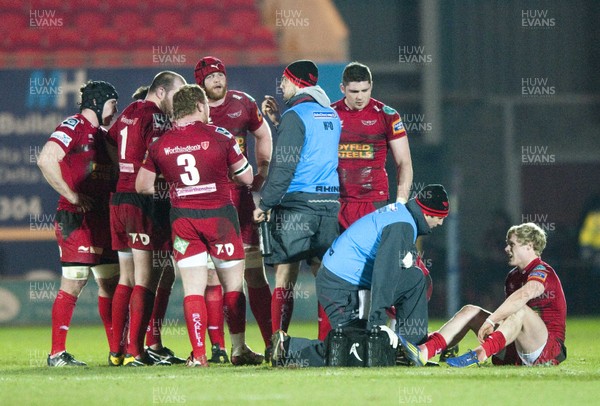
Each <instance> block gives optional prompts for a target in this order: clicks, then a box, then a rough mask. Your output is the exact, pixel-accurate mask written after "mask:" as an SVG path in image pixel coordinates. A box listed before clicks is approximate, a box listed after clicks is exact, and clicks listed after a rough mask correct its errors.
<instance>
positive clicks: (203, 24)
mask: <svg viewBox="0 0 600 406" xmlns="http://www.w3.org/2000/svg"><path fill="white" fill-rule="evenodd" d="M188 23H189V24H190V25H191V26H192V27H197V28H200V29H203V30H212V29H213V28H215V27H219V26H221V25H223V24H225V21H224V18H223V14H221V13H219V12H217V11H215V10H202V11H195V12H193V13H192V14H191V15H190V20H189V22H188Z"/></svg>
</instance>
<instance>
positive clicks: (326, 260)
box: [273, 185, 449, 366]
mask: <svg viewBox="0 0 600 406" xmlns="http://www.w3.org/2000/svg"><path fill="white" fill-rule="evenodd" d="M448 209H449V205H448V196H447V194H446V190H445V189H444V187H443V186H442V185H427V186H425V188H423V190H421V191H420V192H419V193H418V194H417V195H416V197H415V198H413V199H411V200H409V201H408V202H407V203H406V205H404V204H402V203H398V202H397V203H392V204H389V205H387V206H385V207H382V208H381V209H379V210H377V211H375V212H373V213H370V214H368V215H366V216H364V217H362V218H360V219H359V220H358V221H356V222H355V223H353V224H352V225H351V226H350V227H349V228H348V229H347V230H346V231H345V232H344V233H343V234H342V235H340V236H339V237H338V238H337V239H336V240H335V241H334V242H333V244H332V245H331V248H330V249H329V250H328V251H327V253H326V254H325V256H324V257H323V263H322V266H321V269H320V270H319V273H318V275H317V295H318V299H319V302H320V303H321V305H322V306H323V308H324V309H325V312H326V313H327V316H328V317H329V320H330V321H331V326H332V327H333V328H337V327H339V328H342V329H343V328H348V327H358V328H367V329H369V330H371V329H373V328H375V327H379V328H380V329H381V330H383V331H386V332H387V333H388V335H389V337H390V345H392V346H393V347H396V346H397V345H398V336H397V333H400V334H402V335H403V337H405V338H406V339H407V340H408V341H410V342H412V343H420V342H422V341H423V340H425V339H426V338H427V327H428V313H427V296H426V292H427V283H426V280H425V275H424V274H423V272H422V271H421V270H420V269H419V268H418V267H417V266H416V265H415V261H416V258H417V252H416V251H417V249H416V246H415V242H416V239H417V236H419V235H425V234H429V233H430V232H431V229H432V228H434V227H437V226H440V225H442V224H443V222H444V218H445V217H446V216H447V215H448ZM369 289H370V297H367V298H364V297H361V293H362V292H364V291H365V290H369ZM369 299H370V308H368V307H369V306H367V304H368V303H369ZM392 306H394V307H395V308H396V321H397V331H396V332H394V331H392V330H390V329H389V328H388V327H387V325H386V324H387V321H388V316H387V314H386V310H388V309H390V308H391V307H392ZM325 351H326V348H325V345H324V343H323V342H322V341H319V340H308V339H303V338H290V337H288V336H287V334H285V332H283V331H281V330H279V331H277V332H276V333H275V334H274V336H273V363H274V364H279V365H281V364H283V365H296V366H324V365H325V361H326V360H325V356H326V354H325Z"/></svg>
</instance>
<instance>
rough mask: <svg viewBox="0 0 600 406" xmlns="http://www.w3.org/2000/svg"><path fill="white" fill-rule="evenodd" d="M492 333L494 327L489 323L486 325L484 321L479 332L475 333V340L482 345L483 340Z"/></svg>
mask: <svg viewBox="0 0 600 406" xmlns="http://www.w3.org/2000/svg"><path fill="white" fill-rule="evenodd" d="M493 332H494V326H492V324H491V323H488V322H487V321H486V322H484V323H483V325H482V326H481V328H480V329H479V332H477V339H478V340H479V342H480V343H483V342H484V341H485V339H486V338H487V337H488V336H489V335H490V334H492V333H493Z"/></svg>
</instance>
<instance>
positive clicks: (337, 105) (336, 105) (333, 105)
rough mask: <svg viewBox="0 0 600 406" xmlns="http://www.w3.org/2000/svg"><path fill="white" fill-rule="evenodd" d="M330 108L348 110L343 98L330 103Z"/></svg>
mask: <svg viewBox="0 0 600 406" xmlns="http://www.w3.org/2000/svg"><path fill="white" fill-rule="evenodd" d="M331 108H332V109H334V110H335V111H341V110H348V106H346V103H344V99H343V98H341V99H339V100H338V101H336V102H333V103H331Z"/></svg>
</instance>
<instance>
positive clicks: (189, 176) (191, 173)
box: [177, 154, 200, 186]
mask: <svg viewBox="0 0 600 406" xmlns="http://www.w3.org/2000/svg"><path fill="white" fill-rule="evenodd" d="M177 165H178V166H183V170H184V171H185V173H182V174H181V175H179V176H180V177H181V181H182V182H183V184H184V185H187V186H191V185H197V184H198V182H200V173H199V172H198V169H196V158H194V156H193V155H192V154H181V155H179V156H178V157H177Z"/></svg>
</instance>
